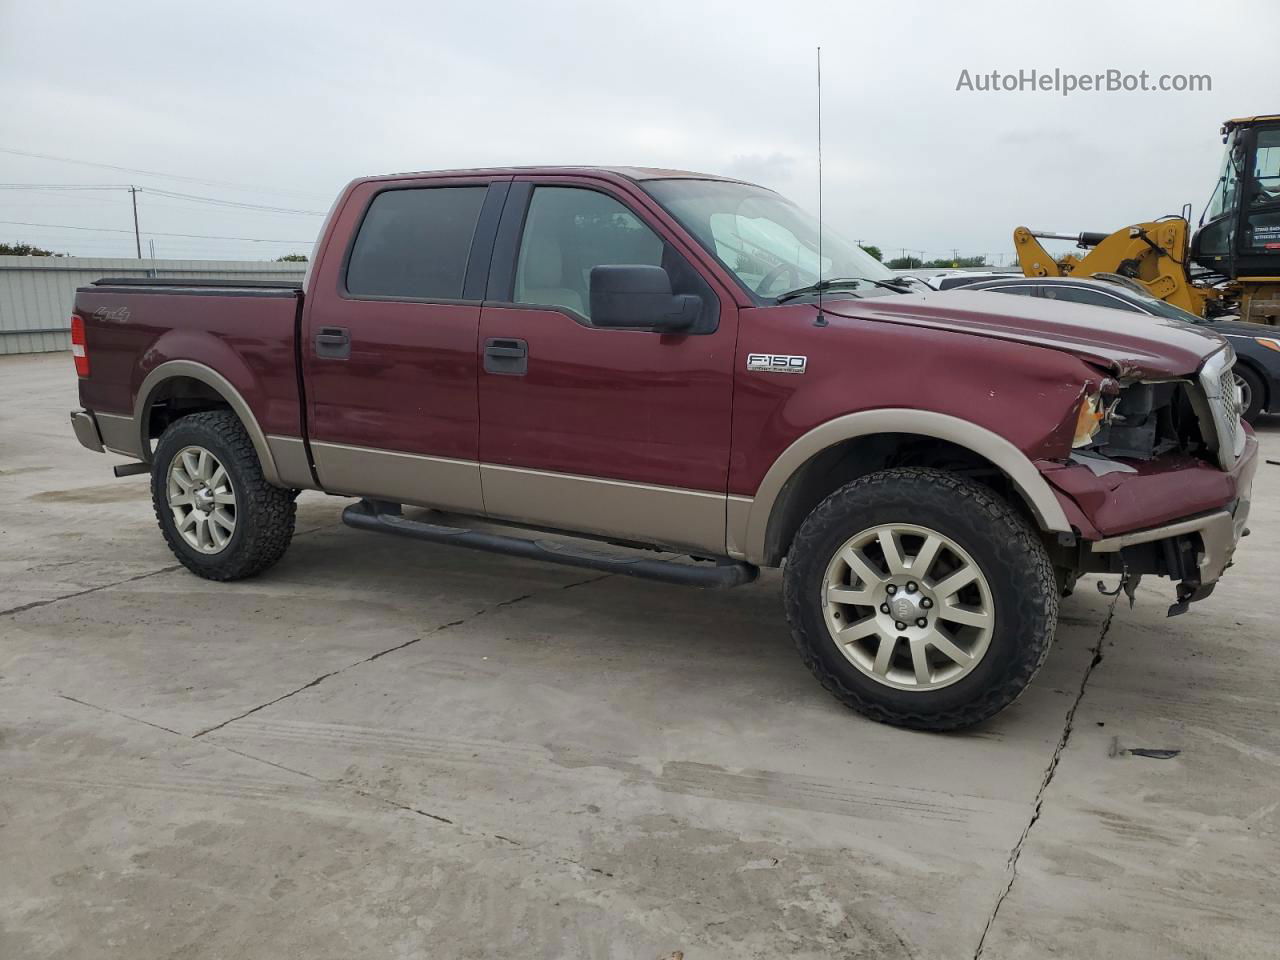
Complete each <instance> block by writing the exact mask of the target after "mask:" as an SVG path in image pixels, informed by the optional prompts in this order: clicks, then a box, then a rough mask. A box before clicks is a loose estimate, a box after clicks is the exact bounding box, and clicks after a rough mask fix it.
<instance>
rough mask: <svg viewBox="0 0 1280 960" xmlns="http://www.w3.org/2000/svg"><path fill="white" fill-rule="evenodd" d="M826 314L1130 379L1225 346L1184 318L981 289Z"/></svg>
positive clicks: (880, 300) (831, 303)
mask: <svg viewBox="0 0 1280 960" xmlns="http://www.w3.org/2000/svg"><path fill="white" fill-rule="evenodd" d="M822 309H823V311H824V312H826V313H830V314H833V315H836V316H841V317H849V318H851V319H858V320H870V321H876V322H882V323H901V324H905V325H907V326H913V327H929V328H933V329H936V330H948V331H951V332H953V333H969V334H974V335H975V336H982V337H993V338H996V339H999V340H1010V341H1013V342H1015V343H1025V344H1030V345H1031V346H1036V347H1046V348H1048V349H1050V350H1060V351H1062V352H1064V353H1070V354H1073V355H1075V356H1077V357H1080V358H1081V359H1082V360H1086V361H1088V362H1090V363H1092V364H1094V365H1095V366H1098V367H1101V368H1102V369H1104V370H1106V371H1107V372H1109V373H1111V374H1112V375H1113V376H1115V377H1122V378H1126V379H1131V378H1156V377H1185V376H1189V375H1190V374H1193V373H1194V372H1195V371H1196V370H1198V369H1199V368H1200V365H1201V364H1202V363H1203V362H1204V361H1205V360H1206V359H1207V358H1208V357H1209V356H1211V355H1212V354H1214V353H1216V352H1217V351H1219V350H1221V349H1222V346H1223V344H1224V343H1225V341H1224V340H1223V339H1222V338H1221V337H1219V336H1218V335H1217V334H1215V333H1213V332H1212V331H1210V330H1206V329H1203V328H1201V327H1196V326H1193V325H1192V324H1190V323H1183V322H1182V321H1180V320H1168V319H1165V318H1163V317H1150V316H1147V315H1146V314H1141V313H1130V312H1128V311H1126V310H1113V309H1110V308H1108V307H1090V306H1084V305H1083V304H1076V303H1061V302H1058V301H1055V300H1041V299H1039V298H1038V297H1022V296H1016V295H1013V294H1008V293H995V292H989V291H982V290H963V289H961V290H947V291H938V292H934V293H918V294H916V293H913V294H904V295H902V296H886V297H869V298H866V299H848V300H827V301H826V302H825V303H824V304H823V305H822Z"/></svg>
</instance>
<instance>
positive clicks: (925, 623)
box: [916, 617, 929, 627]
mask: <svg viewBox="0 0 1280 960" xmlns="http://www.w3.org/2000/svg"><path fill="white" fill-rule="evenodd" d="M928 625H929V621H928V620H926V619H925V618H924V617H921V618H920V619H919V620H917V621H916V626H917V627H927V626H928Z"/></svg>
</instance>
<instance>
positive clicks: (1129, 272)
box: [1013, 217, 1220, 316]
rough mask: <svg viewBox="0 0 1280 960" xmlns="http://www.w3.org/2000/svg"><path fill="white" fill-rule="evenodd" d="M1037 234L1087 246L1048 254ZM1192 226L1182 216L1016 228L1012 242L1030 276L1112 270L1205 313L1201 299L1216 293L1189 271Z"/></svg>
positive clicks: (1176, 303)
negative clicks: (1105, 226)
mask: <svg viewBox="0 0 1280 960" xmlns="http://www.w3.org/2000/svg"><path fill="white" fill-rule="evenodd" d="M1041 239H1046V240H1074V241H1075V242H1076V246H1077V247H1079V248H1080V249H1082V250H1086V251H1088V252H1087V253H1085V254H1083V255H1076V254H1070V253H1069V254H1064V255H1063V256H1061V257H1058V258H1057V259H1054V258H1053V257H1052V256H1050V255H1049V252H1048V251H1047V250H1045V248H1044V246H1043V245H1042V244H1041V243H1040V240H1041ZM1189 240H1190V229H1189V228H1188V225H1187V221H1186V220H1184V219H1182V218H1181V217H1169V218H1168V219H1165V220H1153V221H1150V222H1148V223H1136V224H1133V225H1132V226H1128V227H1125V228H1124V229H1122V230H1117V231H1116V232H1115V233H1110V234H1107V233H1079V234H1061V233H1045V232H1043V231H1037V230H1030V229H1028V228H1027V227H1018V229H1016V230H1014V231H1013V245H1014V249H1015V250H1016V251H1017V253H1018V264H1019V266H1021V268H1022V272H1023V274H1024V275H1025V276H1028V277H1067V276H1075V277H1090V276H1093V275H1094V274H1097V273H1113V274H1119V275H1121V276H1123V277H1128V278H1130V279H1132V280H1136V281H1137V282H1138V283H1141V284H1142V285H1143V286H1144V287H1146V288H1147V290H1148V291H1149V292H1150V293H1151V295H1152V296H1153V297H1157V298H1159V299H1161V300H1165V301H1167V302H1169V303H1171V304H1173V305H1174V306H1175V307H1181V308H1182V309H1183V310H1186V311H1188V312H1190V313H1194V314H1196V315H1197V316H1204V314H1205V304H1206V302H1207V301H1209V300H1215V299H1217V298H1218V297H1219V296H1220V293H1219V292H1218V291H1217V290H1215V289H1213V288H1211V287H1198V286H1195V285H1193V284H1192V283H1191V280H1190V277H1189V276H1188V274H1187V252H1188V246H1189Z"/></svg>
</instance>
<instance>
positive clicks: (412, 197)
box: [347, 186, 487, 300]
mask: <svg viewBox="0 0 1280 960" xmlns="http://www.w3.org/2000/svg"><path fill="white" fill-rule="evenodd" d="M486 189H487V188H486V187H483V186H476V187H424V188H421V189H417V188H415V189H412V190H385V191H383V192H382V193H380V194H378V195H377V196H376V197H374V198H373V203H371V204H370V205H369V210H368V212H367V213H366V214H365V218H364V222H363V223H362V224H361V225H360V232H359V234H357V236H356V242H355V246H353V247H352V248H351V260H350V262H349V263H348V264H347V292H348V293H350V294H351V295H352V296H356V297H360V296H372V297H405V298H409V299H424V300H458V299H461V297H462V281H463V278H464V277H465V275H466V272H467V257H468V255H469V254H470V252H471V237H472V235H473V234H474V233H475V229H476V221H477V220H478V219H479V217H480V206H481V205H482V204H483V203H484V197H485V191H486Z"/></svg>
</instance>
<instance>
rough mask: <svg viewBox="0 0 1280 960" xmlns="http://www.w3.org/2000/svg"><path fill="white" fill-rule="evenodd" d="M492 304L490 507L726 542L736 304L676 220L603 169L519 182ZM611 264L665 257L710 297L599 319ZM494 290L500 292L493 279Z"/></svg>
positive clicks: (719, 551)
mask: <svg viewBox="0 0 1280 960" xmlns="http://www.w3.org/2000/svg"><path fill="white" fill-rule="evenodd" d="M502 230H503V231H504V233H507V232H509V235H506V236H504V235H500V237H499V240H498V244H497V249H498V250H499V251H502V250H504V249H505V250H506V255H507V258H508V262H507V266H506V268H505V269H506V275H505V276H502V275H501V274H502V271H503V269H504V267H503V263H502V260H501V257H500V255H498V254H495V261H494V275H493V278H492V279H491V281H490V291H489V299H488V300H486V303H485V306H484V309H483V311H482V313H481V316H480V336H479V343H478V353H479V356H480V365H481V372H480V383H479V405H480V462H481V468H480V469H481V481H482V485H483V488H484V501H485V509H486V512H487V513H488V514H489V515H491V516H494V517H496V518H501V519H505V520H514V521H519V522H524V523H530V524H535V525H539V526H545V527H551V528H559V529H569V530H575V531H581V532H586V533H593V534H596V535H599V536H603V537H606V538H613V539H617V540H623V541H635V542H640V543H645V544H657V545H661V546H674V547H679V548H682V549H686V550H690V551H692V552H696V553H701V554H709V555H715V556H719V555H723V554H724V552H725V505H726V504H725V501H726V496H725V494H726V489H727V477H728V466H729V438H730V411H731V406H732V388H733V356H734V344H735V338H736V334H737V313H736V308H735V306H734V304H733V301H732V299H731V298H730V297H729V296H728V295H727V293H726V292H725V291H723V290H721V291H717V290H716V289H713V287H712V286H711V284H710V283H709V282H708V281H707V280H706V279H704V278H703V277H702V276H701V275H700V274H699V273H698V272H697V271H696V270H695V269H694V268H693V266H692V265H691V264H690V262H689V260H688V259H687V258H686V256H685V255H684V254H683V253H682V252H681V251H680V249H679V248H678V247H677V246H676V243H675V242H673V241H674V239H675V235H674V234H673V233H672V232H669V230H668V228H667V227H666V226H665V225H663V224H662V223H661V222H659V221H658V220H657V219H656V218H653V217H652V216H651V214H649V213H648V212H647V211H644V210H643V209H642V207H641V206H640V205H633V203H632V202H630V201H629V200H628V199H627V198H626V196H625V195H624V194H622V193H621V192H619V191H616V190H614V189H612V188H610V187H608V186H606V185H603V184H602V182H600V181H592V180H587V179H585V178H584V179H582V180H575V179H573V178H557V179H556V180H555V181H553V182H547V181H542V182H539V181H537V180H536V179H533V180H530V179H525V180H524V181H521V182H517V183H515V184H513V186H512V189H511V195H510V196H509V198H508V202H507V212H506V213H504V216H503V227H502ZM602 264H648V265H657V266H662V267H664V268H665V269H666V270H667V273H668V274H669V275H670V277H671V280H672V288H673V292H674V293H677V294H681V293H689V294H696V295H697V296H699V297H700V298H701V299H702V312H701V316H700V319H699V320H698V322H697V323H696V324H695V325H694V326H693V327H692V328H691V329H690V331H689V332H687V333H680V334H678V335H674V334H661V333H656V332H649V331H643V330H617V329H602V328H599V327H594V326H592V324H591V297H590V289H589V278H590V274H591V268H592V267H595V266H598V265H602ZM495 294H496V295H495Z"/></svg>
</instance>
